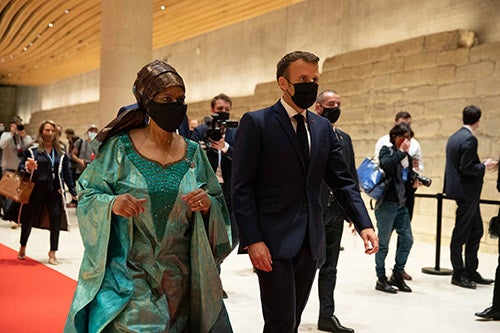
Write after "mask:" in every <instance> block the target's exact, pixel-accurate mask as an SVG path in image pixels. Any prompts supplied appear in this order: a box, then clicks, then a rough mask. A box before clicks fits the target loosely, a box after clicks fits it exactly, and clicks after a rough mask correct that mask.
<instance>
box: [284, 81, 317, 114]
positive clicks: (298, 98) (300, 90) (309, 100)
mask: <svg viewBox="0 0 500 333" xmlns="http://www.w3.org/2000/svg"><path fill="white" fill-rule="evenodd" d="M285 79H286V78H285ZM286 80H287V81H288V82H290V80H288V79H286ZM290 83H291V82H290ZM293 87H294V88H295V94H294V95H293V96H291V95H290V96H291V97H292V101H293V102H294V103H295V105H297V106H298V107H299V108H301V109H307V108H308V107H310V106H311V105H313V103H314V102H315V101H316V96H317V95H318V84H317V83H314V82H302V83H293ZM287 92H288V90H287ZM289 94H290V93H289Z"/></svg>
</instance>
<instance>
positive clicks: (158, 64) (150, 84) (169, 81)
mask: <svg viewBox="0 0 500 333" xmlns="http://www.w3.org/2000/svg"><path fill="white" fill-rule="evenodd" d="M172 86H179V87H181V88H182V90H184V91H186V89H185V87H184V81H183V80H182V78H181V76H180V75H179V73H177V71H176V70H175V68H173V67H172V66H170V65H169V64H167V63H166V62H165V61H163V60H155V61H153V62H151V63H149V64H147V65H146V66H144V67H143V68H142V69H141V70H140V71H139V73H137V78H136V79H135V82H134V87H133V92H134V95H135V99H136V100H137V104H138V105H139V108H140V109H143V110H144V111H146V110H147V107H148V105H149V103H150V102H151V101H152V100H153V98H154V97H155V96H156V95H157V94H158V93H159V92H160V91H162V90H164V89H166V88H168V87H172Z"/></svg>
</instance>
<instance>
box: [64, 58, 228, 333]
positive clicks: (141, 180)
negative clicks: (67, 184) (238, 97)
mask: <svg viewBox="0 0 500 333" xmlns="http://www.w3.org/2000/svg"><path fill="white" fill-rule="evenodd" d="M134 94H135V96H136V99H137V102H138V108H137V109H134V110H129V111H126V112H124V113H122V114H120V115H119V116H118V117H117V118H116V119H114V120H113V121H112V122H111V123H110V124H109V125H108V126H106V127H105V129H103V131H101V133H100V134H99V135H98V137H97V139H98V140H99V141H100V142H102V145H101V149H100V151H99V153H98V155H97V157H96V159H95V160H94V161H93V162H92V163H91V164H89V166H88V167H87V168H86V170H85V171H84V173H83V174H82V176H81V177H80V178H79V181H78V187H79V200H78V208H77V215H78V221H79V226H80V233H81V235H82V240H83V243H84V246H85V253H84V257H83V260H82V265H81V268H80V274H79V279H78V285H77V289H76V292H75V296H74V299H73V303H72V305H71V309H70V312H69V315H68V318H67V321H66V327H65V332H141V333H143V332H169V333H178V332H183V333H184V332H217V333H219V332H232V330H231V325H230V323H229V318H228V315H227V312H226V310H225V308H224V304H223V302H222V286H221V282H220V278H219V275H218V272H217V267H216V263H217V262H219V261H220V260H222V259H223V258H224V257H225V256H226V255H227V254H229V252H230V251H231V244H230V239H231V235H230V222H229V216H228V212H227V207H226V206H225V202H224V197H223V194H222V190H221V188H220V186H219V184H218V181H217V178H216V177H215V175H214V174H213V171H212V169H211V167H210V164H209V163H208V160H207V158H206V156H205V154H204V152H203V151H202V149H200V147H199V146H198V144H196V143H194V142H192V141H190V140H187V139H184V138H183V137H181V136H180V135H178V134H176V133H175V130H176V129H177V127H178V126H179V124H180V123H181V121H182V119H183V118H184V117H185V115H186V108H187V106H186V104H184V94H185V88H184V83H183V80H182V78H181V77H180V75H179V74H178V73H177V72H176V70H175V69H174V68H173V67H171V66H170V65H168V64H167V63H165V62H163V61H159V60H155V61H153V62H151V63H149V64H148V65H146V66H144V67H143V68H142V69H141V70H140V71H139V73H138V74H137V79H136V81H135V83H134Z"/></svg>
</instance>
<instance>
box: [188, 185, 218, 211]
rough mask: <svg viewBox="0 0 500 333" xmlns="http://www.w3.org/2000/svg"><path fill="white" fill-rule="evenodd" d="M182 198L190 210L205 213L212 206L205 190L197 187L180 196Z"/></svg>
mask: <svg viewBox="0 0 500 333" xmlns="http://www.w3.org/2000/svg"><path fill="white" fill-rule="evenodd" d="M182 200H183V201H184V202H185V203H186V205H187V206H188V207H189V209H191V211H192V212H202V213H203V214H207V213H208V212H209V211H210V207H212V201H211V200H210V198H209V197H208V194H207V192H205V190H203V189H201V188H199V189H197V190H194V191H192V192H189V193H188V194H186V195H183V196H182Z"/></svg>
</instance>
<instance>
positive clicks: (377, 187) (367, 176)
mask: <svg viewBox="0 0 500 333" xmlns="http://www.w3.org/2000/svg"><path fill="white" fill-rule="evenodd" d="M356 171H357V173H358V179H359V186H360V188H361V190H362V191H363V192H365V193H366V194H367V195H368V196H369V197H370V198H372V199H375V200H379V199H381V198H382V197H383V196H384V194H385V190H386V188H387V183H386V181H385V174H384V170H382V168H380V166H379V165H378V164H377V163H375V161H374V160H373V158H369V157H365V159H364V160H363V162H362V163H361V164H360V165H359V167H358V169H357V170H356Z"/></svg>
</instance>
